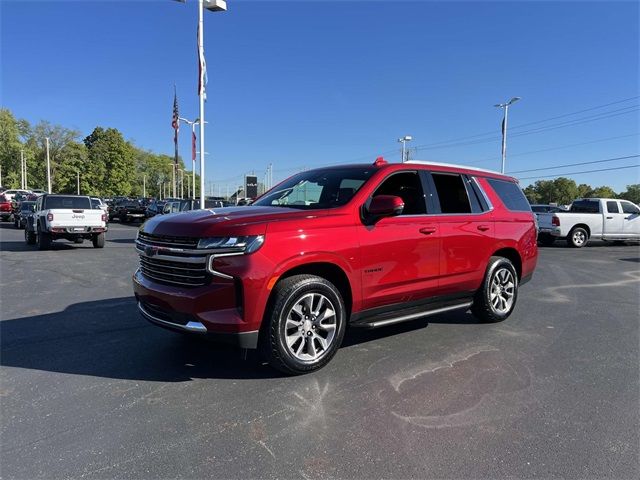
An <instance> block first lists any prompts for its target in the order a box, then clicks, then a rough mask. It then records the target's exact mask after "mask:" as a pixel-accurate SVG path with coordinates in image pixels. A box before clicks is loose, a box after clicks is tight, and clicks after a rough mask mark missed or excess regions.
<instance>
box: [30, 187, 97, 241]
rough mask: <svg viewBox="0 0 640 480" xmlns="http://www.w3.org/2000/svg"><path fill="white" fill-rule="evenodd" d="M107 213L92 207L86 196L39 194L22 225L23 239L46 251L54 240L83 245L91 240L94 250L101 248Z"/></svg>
mask: <svg viewBox="0 0 640 480" xmlns="http://www.w3.org/2000/svg"><path fill="white" fill-rule="evenodd" d="M106 220H107V214H106V213H104V212H103V211H102V210H94V209H92V208H91V200H90V199H89V197H84V196H80V195H48V194H47V195H42V196H40V197H38V199H37V200H36V206H35V211H34V213H33V215H32V216H29V217H28V221H27V222H26V224H25V229H24V239H25V241H26V242H27V244H28V245H34V244H36V243H37V245H38V249H40V250H46V249H48V248H49V247H50V246H51V242H52V241H54V240H60V239H65V240H69V241H72V242H75V243H82V242H83V241H84V240H85V239H90V240H91V241H92V242H93V246H94V247H96V248H103V247H104V234H105V232H106V231H107V223H106Z"/></svg>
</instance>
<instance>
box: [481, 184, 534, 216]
mask: <svg viewBox="0 0 640 480" xmlns="http://www.w3.org/2000/svg"><path fill="white" fill-rule="evenodd" d="M487 182H489V185H491V188H493V190H494V192H496V194H497V195H498V197H500V200H501V201H502V203H503V204H504V206H505V207H507V209H509V210H511V211H512V212H530V211H531V207H530V206H529V202H528V201H527V197H525V196H524V193H523V191H522V190H521V189H520V187H519V186H518V184H516V183H514V182H509V181H508V180H498V179H495V178H487Z"/></svg>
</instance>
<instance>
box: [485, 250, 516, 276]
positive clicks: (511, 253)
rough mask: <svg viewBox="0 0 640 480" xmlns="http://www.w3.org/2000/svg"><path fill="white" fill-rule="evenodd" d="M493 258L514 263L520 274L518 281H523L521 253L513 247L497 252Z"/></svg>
mask: <svg viewBox="0 0 640 480" xmlns="http://www.w3.org/2000/svg"><path fill="white" fill-rule="evenodd" d="M491 256H492V257H504V258H506V259H507V260H509V261H510V262H511V263H513V266H514V267H515V269H516V272H517V274H518V280H520V279H522V258H521V257H520V253H518V250H516V249H515V248H513V247H505V248H501V249H499V250H496V251H495V252H494V253H493V255H491Z"/></svg>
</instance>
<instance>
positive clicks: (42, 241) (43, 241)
mask: <svg viewBox="0 0 640 480" xmlns="http://www.w3.org/2000/svg"><path fill="white" fill-rule="evenodd" d="M37 241H38V250H49V249H50V248H51V235H50V234H48V233H45V232H41V231H40V229H38V235H37Z"/></svg>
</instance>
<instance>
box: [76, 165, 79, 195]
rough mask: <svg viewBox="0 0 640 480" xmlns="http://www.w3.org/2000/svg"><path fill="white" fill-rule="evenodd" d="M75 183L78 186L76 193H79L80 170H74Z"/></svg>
mask: <svg viewBox="0 0 640 480" xmlns="http://www.w3.org/2000/svg"><path fill="white" fill-rule="evenodd" d="M76 174H77V177H76V185H77V187H78V195H80V170H76Z"/></svg>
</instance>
